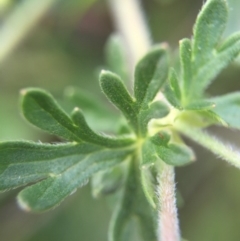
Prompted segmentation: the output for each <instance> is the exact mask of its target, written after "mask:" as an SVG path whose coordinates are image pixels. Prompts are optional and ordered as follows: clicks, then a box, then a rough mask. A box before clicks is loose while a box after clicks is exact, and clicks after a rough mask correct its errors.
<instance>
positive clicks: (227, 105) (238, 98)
mask: <svg viewBox="0 0 240 241" xmlns="http://www.w3.org/2000/svg"><path fill="white" fill-rule="evenodd" d="M210 101H214V102H215V104H216V107H215V108H214V112H215V113H216V114H217V115H219V116H220V117H221V118H222V119H223V120H224V121H226V122H227V124H228V125H229V126H230V127H233V128H237V129H240V92H234V93H231V94H227V95H223V96H219V97H215V98H211V99H210Z"/></svg>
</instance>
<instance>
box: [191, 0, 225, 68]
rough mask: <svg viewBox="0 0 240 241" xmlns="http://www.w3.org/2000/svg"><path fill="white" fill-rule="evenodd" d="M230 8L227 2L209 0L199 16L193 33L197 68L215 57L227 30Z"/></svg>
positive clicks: (193, 52) (193, 55)
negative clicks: (216, 48) (214, 51)
mask: <svg viewBox="0 0 240 241" xmlns="http://www.w3.org/2000/svg"><path fill="white" fill-rule="evenodd" d="M227 18H228V7H227V2H226V1H225V0H208V1H207V2H206V4H204V6H203V8H202V10H201V12H200V13H199V14H198V17H197V20H196V23H195V26H194V31H193V35H194V38H193V51H192V58H193V61H194V63H195V67H196V68H198V67H199V66H202V65H204V63H205V62H206V61H208V60H209V59H210V58H211V57H212V55H213V49H214V48H215V47H216V45H217V44H218V42H219V40H220V38H221V36H222V33H223V31H224V29H225V26H226V22H227Z"/></svg>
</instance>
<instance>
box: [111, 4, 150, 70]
mask: <svg viewBox="0 0 240 241" xmlns="http://www.w3.org/2000/svg"><path fill="white" fill-rule="evenodd" d="M109 3H110V7H111V10H112V14H113V17H114V21H115V24H116V28H117V30H118V31H119V32H120V34H121V35H122V37H123V39H124V41H125V43H126V46H127V48H128V52H129V64H130V67H131V73H133V70H134V66H135V64H136V63H137V61H138V60H139V59H140V58H141V57H142V56H143V55H144V54H145V53H146V52H147V51H148V50H149V48H150V46H151V40H150V34H149V31H148V28H147V25H146V23H145V18H144V16H143V12H142V10H141V8H140V4H139V2H138V0H109Z"/></svg>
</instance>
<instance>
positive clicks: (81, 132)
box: [72, 108, 134, 147]
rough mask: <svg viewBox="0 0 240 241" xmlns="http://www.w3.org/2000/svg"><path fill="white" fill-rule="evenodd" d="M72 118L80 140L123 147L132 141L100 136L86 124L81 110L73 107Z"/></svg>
mask: <svg viewBox="0 0 240 241" xmlns="http://www.w3.org/2000/svg"><path fill="white" fill-rule="evenodd" d="M72 120H73V122H74V124H75V125H76V126H77V127H78V128H77V132H76V135H77V136H79V138H80V139H81V140H84V141H86V142H90V143H93V144H97V145H100V146H105V147H124V146H128V145H131V144H133V143H134V140H133V139H132V138H129V137H126V138H113V137H107V136H102V135H99V134H97V133H96V132H94V131H93V130H92V129H91V128H90V127H89V126H88V124H87V122H86V120H85V118H84V116H83V114H82V112H81V110H80V109H79V108H75V109H74V111H73V113H72Z"/></svg>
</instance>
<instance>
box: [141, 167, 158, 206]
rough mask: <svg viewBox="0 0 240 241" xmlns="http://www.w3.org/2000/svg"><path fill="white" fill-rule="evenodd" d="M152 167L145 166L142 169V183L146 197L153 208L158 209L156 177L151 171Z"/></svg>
mask: <svg viewBox="0 0 240 241" xmlns="http://www.w3.org/2000/svg"><path fill="white" fill-rule="evenodd" d="M151 167H152V166H148V167H146V166H143V167H142V169H141V183H142V188H143V192H144V194H145V197H146V198H147V200H148V202H149V204H150V205H151V207H152V208H154V209H156V208H157V200H156V199H157V198H156V186H155V185H154V177H153V174H152V170H151Z"/></svg>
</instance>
